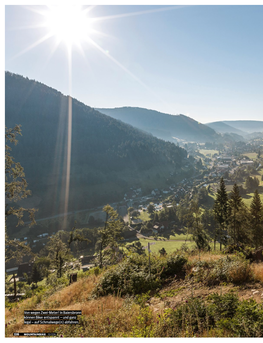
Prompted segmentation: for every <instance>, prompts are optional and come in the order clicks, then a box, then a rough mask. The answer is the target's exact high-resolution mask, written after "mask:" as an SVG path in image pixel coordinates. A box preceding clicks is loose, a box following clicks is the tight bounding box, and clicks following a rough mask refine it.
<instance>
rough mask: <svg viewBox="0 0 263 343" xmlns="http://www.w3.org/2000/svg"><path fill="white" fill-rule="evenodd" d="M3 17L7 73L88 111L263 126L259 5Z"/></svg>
mask: <svg viewBox="0 0 263 343" xmlns="http://www.w3.org/2000/svg"><path fill="white" fill-rule="evenodd" d="M5 9H6V11H5V25H6V29H5V56H6V59H5V70H6V71H10V72H13V73H17V74H20V75H23V76H25V77H28V78H29V79H34V80H36V81H40V82H42V83H44V84H46V85H47V86H50V87H52V88H55V89H57V90H58V91H60V92H62V93H63V94H65V95H72V97H74V98H76V99H77V100H79V101H81V102H83V103H85V104H86V105H88V106H91V107H95V108H96V107H97V108H113V107H122V106H135V107H143V108H148V109H154V110H157V111H160V112H164V113H169V114H180V113H182V114H185V115H187V116H189V117H191V118H193V119H195V120H198V121H200V122H202V123H207V122H212V121H217V120H238V119H243V120H245V119H249V120H262V118H263V113H262V111H263V97H262V93H263V85H262V80H263V66H262V61H263V44H262V33H263V21H262V17H263V7H262V6H261V5H259V6H176V5H175V6H161V5H158V6H154V5H143V6H120V5H116V6H108V5H107V6H102V5H100V6H17V5H12V6H6V8H5Z"/></svg>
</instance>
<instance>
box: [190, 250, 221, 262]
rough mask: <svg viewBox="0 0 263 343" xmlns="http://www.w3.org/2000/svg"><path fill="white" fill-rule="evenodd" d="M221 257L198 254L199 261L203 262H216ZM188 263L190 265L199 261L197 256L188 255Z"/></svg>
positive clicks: (204, 253)
mask: <svg viewBox="0 0 263 343" xmlns="http://www.w3.org/2000/svg"><path fill="white" fill-rule="evenodd" d="M222 257H223V255H221V254H211V253H209V252H203V253H201V254H200V261H204V262H212V261H217V260H219V259H220V258H222ZM187 259H188V261H189V262H190V263H194V262H197V261H199V255H198V254H197V255H192V256H191V255H190V256H188V257H187Z"/></svg>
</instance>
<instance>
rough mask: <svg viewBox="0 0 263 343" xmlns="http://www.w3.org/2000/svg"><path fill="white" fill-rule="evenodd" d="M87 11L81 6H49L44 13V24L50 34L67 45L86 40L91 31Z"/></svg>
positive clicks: (77, 43)
mask: <svg viewBox="0 0 263 343" xmlns="http://www.w3.org/2000/svg"><path fill="white" fill-rule="evenodd" d="M87 13H88V11H87V10H83V9H82V7H81V6H65V5H64V6H50V7H49V10H48V11H47V13H46V25H47V27H48V30H49V32H50V35H52V36H55V37H56V38H57V39H58V41H59V42H64V43H66V45H67V46H68V47H71V46H72V45H74V44H75V45H79V44H80V43H81V42H82V41H84V40H88V39H89V35H90V33H91V32H92V25H91V24H92V22H91V19H90V18H89V17H88V15H87Z"/></svg>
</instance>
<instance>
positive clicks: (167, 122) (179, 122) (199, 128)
mask: <svg viewBox="0 0 263 343" xmlns="http://www.w3.org/2000/svg"><path fill="white" fill-rule="evenodd" d="M98 110H99V111H100V112H102V113H105V114H107V115H109V116H111V117H113V118H116V119H120V120H122V121H123V122H125V123H128V124H131V125H133V126H135V127H138V128H140V129H142V130H145V131H147V132H150V133H152V134H153V135H155V136H156V137H158V138H162V139H165V140H168V141H172V142H176V139H175V138H177V139H182V140H185V141H189V142H193V141H194V142H211V141H214V140H216V139H218V138H219V137H218V135H217V134H216V132H215V131H214V130H213V129H211V128H210V127H208V126H206V125H203V124H201V123H198V122H197V121H195V120H194V119H192V118H189V117H187V116H185V115H183V114H180V115H170V114H165V113H161V112H157V111H153V110H148V109H145V108H137V107H121V108H112V109H110V108H100V109H98Z"/></svg>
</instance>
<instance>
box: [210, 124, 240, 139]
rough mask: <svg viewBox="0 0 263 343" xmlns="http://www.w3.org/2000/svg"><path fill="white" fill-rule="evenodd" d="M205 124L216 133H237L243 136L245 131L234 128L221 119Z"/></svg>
mask: <svg viewBox="0 0 263 343" xmlns="http://www.w3.org/2000/svg"><path fill="white" fill-rule="evenodd" d="M206 126H209V127H211V129H213V130H215V131H216V132H218V133H236V134H237V135H240V136H244V135H246V132H244V131H241V130H238V129H236V128H235V127H233V126H230V125H228V124H226V123H225V122H222V121H217V122H213V123H208V124H206Z"/></svg>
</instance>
